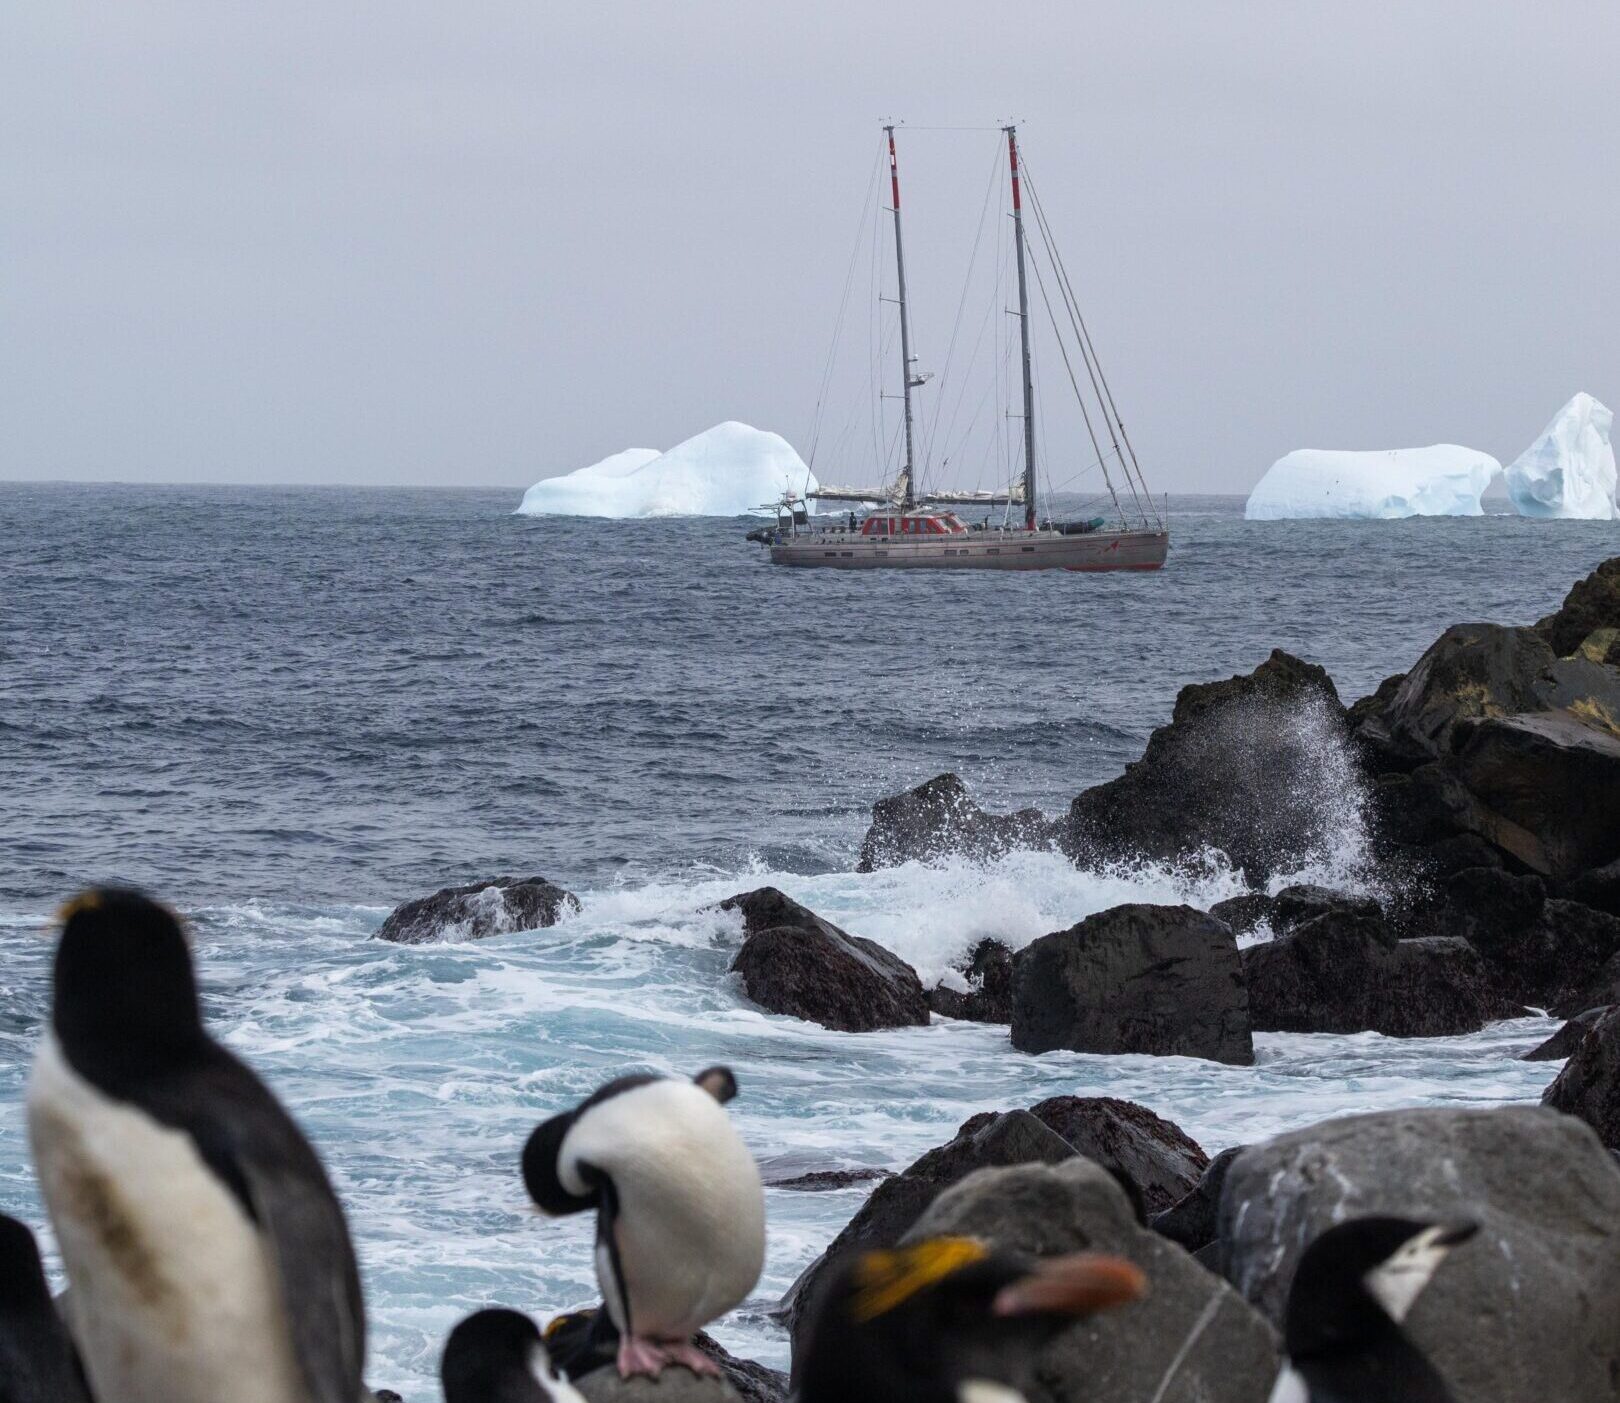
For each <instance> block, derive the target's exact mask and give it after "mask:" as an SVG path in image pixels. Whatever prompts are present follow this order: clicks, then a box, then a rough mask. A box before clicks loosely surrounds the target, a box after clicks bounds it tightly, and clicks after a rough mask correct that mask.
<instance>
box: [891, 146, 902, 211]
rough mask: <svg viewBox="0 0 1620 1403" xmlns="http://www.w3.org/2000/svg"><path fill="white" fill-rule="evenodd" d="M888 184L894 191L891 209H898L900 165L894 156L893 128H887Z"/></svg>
mask: <svg viewBox="0 0 1620 1403" xmlns="http://www.w3.org/2000/svg"><path fill="white" fill-rule="evenodd" d="M889 184H890V186H892V187H893V189H894V205H893V208H895V209H899V208H900V163H899V162H898V161H897V160H896V159H895V156H894V128H893V127H890V128H889Z"/></svg>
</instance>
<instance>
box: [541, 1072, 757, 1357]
mask: <svg viewBox="0 0 1620 1403" xmlns="http://www.w3.org/2000/svg"><path fill="white" fill-rule="evenodd" d="M736 1094H737V1081H736V1078H735V1077H733V1076H732V1074H731V1072H730V1071H729V1070H728V1069H727V1068H725V1067H710V1068H707V1069H706V1070H704V1071H702V1072H699V1073H698V1074H697V1076H696V1077H694V1078H693V1079H692V1080H691V1081H686V1080H683V1079H681V1078H676V1077H655V1076H647V1075H636V1076H626V1077H619V1078H618V1079H617V1080H615V1081H610V1082H609V1083H608V1084H607V1085H606V1086H604V1087H602V1088H600V1089H599V1090H598V1091H596V1092H595V1093H593V1094H592V1095H591V1096H589V1097H587V1098H586V1099H585V1100H584V1101H583V1102H582V1103H581V1104H580V1105H579V1106H577V1107H576V1108H575V1109H574V1110H572V1111H567V1112H565V1113H563V1114H562V1115H559V1116H554V1117H552V1119H550V1120H548V1121H546V1122H545V1123H544V1124H543V1125H540V1126H539V1127H538V1128H536V1130H535V1131H534V1132H533V1134H531V1135H530V1136H529V1139H528V1142H527V1143H526V1144H525V1145H524V1147H523V1162H522V1169H523V1182H524V1185H525V1187H526V1188H527V1189H528V1191H529V1195H530V1197H531V1198H533V1199H534V1201H535V1203H536V1204H537V1205H538V1206H539V1208H540V1211H541V1212H542V1213H545V1214H547V1215H549V1216H551V1217H558V1216H561V1215H563V1214H568V1213H583V1212H585V1211H587V1210H589V1209H594V1210H595V1211H596V1277H597V1281H598V1282H599V1283H600V1285H601V1288H602V1299H603V1303H604V1305H605V1306H606V1308H607V1313H608V1316H609V1319H610V1320H611V1321H612V1323H613V1326H614V1328H615V1329H616V1330H617V1331H618V1333H619V1344H618V1351H617V1355H618V1367H619V1373H620V1375H621V1376H622V1377H624V1378H629V1377H630V1376H631V1375H632V1374H652V1375H655V1376H656V1375H657V1374H658V1373H660V1372H661V1371H662V1370H663V1368H664V1366H665V1365H667V1364H682V1365H685V1366H686V1367H687V1368H688V1369H691V1370H692V1371H693V1372H694V1373H697V1374H717V1373H719V1366H718V1365H717V1364H715V1363H714V1361H713V1360H711V1359H710V1358H709V1357H708V1356H707V1355H705V1354H703V1353H702V1352H701V1351H700V1350H698V1348H697V1347H696V1346H695V1345H694V1344H693V1343H692V1336H693V1335H695V1334H696V1333H697V1332H698V1331H699V1330H701V1329H702V1328H703V1327H704V1326H705V1325H707V1324H708V1323H709V1322H710V1321H711V1320H714V1319H716V1318H717V1317H719V1316H721V1315H724V1314H725V1313H726V1312H727V1311H728V1310H730V1309H732V1307H734V1306H736V1305H737V1304H739V1303H740V1302H741V1301H742V1300H743V1298H744V1297H746V1296H747V1295H748V1293H749V1292H750V1291H751V1290H753V1288H754V1283H755V1282H756V1281H758V1280H759V1274H760V1271H761V1270H762V1269H763V1267H764V1265H765V1193H764V1190H763V1188H762V1187H761V1185H760V1180H759V1167H758V1165H756V1164H755V1163H754V1157H753V1155H751V1154H750V1153H749V1152H748V1147H747V1146H746V1145H744V1144H743V1142H742V1139H741V1137H740V1136H739V1135H738V1134H737V1132H736V1130H735V1128H733V1126H732V1124H731V1118H730V1117H729V1116H728V1115H727V1114H726V1112H725V1109H724V1107H725V1103H726V1102H728V1101H730V1100H731V1099H732V1098H733V1097H735V1096H736Z"/></svg>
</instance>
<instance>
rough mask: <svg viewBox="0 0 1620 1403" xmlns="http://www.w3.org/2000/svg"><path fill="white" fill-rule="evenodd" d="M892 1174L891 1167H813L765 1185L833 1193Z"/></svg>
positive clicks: (810, 1191) (800, 1191) (776, 1187)
mask: <svg viewBox="0 0 1620 1403" xmlns="http://www.w3.org/2000/svg"><path fill="white" fill-rule="evenodd" d="M892 1174H893V1171H892V1170H889V1169H812V1170H811V1171H810V1172H809V1173H808V1174H795V1175H794V1176H793V1177H792V1178H791V1179H767V1180H766V1181H765V1187H766V1188H768V1189H794V1190H796V1191H797V1192H799V1193H831V1192H832V1191H833V1190H835V1189H848V1188H853V1187H854V1186H855V1185H856V1184H870V1183H872V1182H874V1181H875V1180H878V1179H887V1178H890V1177H891V1176H892Z"/></svg>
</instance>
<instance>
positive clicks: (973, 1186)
mask: <svg viewBox="0 0 1620 1403" xmlns="http://www.w3.org/2000/svg"><path fill="white" fill-rule="evenodd" d="M936 1235H960V1236H969V1237H976V1238H980V1239H982V1240H984V1241H986V1242H989V1243H991V1244H993V1245H995V1246H996V1247H1000V1248H1006V1249H1011V1250H1014V1251H1018V1252H1024V1253H1027V1254H1029V1255H1032V1256H1053V1255H1057V1254H1060V1253H1065V1252H1078V1251H1100V1252H1108V1253H1112V1254H1115V1255H1118V1256H1121V1257H1125V1258H1128V1259H1129V1260H1130V1261H1132V1262H1135V1263H1136V1265H1137V1266H1139V1267H1140V1268H1141V1269H1142V1270H1143V1271H1144V1272H1145V1273H1146V1275H1147V1278H1148V1293H1147V1296H1146V1297H1145V1298H1144V1299H1143V1300H1141V1301H1137V1302H1135V1303H1133V1304H1132V1305H1130V1306H1127V1307H1125V1308H1124V1309H1121V1310H1115V1311H1107V1312H1104V1313H1103V1314H1101V1315H1098V1316H1094V1317H1093V1318H1091V1319H1089V1320H1082V1321H1078V1322H1076V1323H1075V1324H1074V1325H1072V1326H1070V1327H1069V1328H1068V1329H1066V1330H1064V1331H1063V1333H1062V1334H1061V1335H1059V1336H1058V1337H1057V1338H1056V1339H1055V1340H1053V1341H1052V1342H1051V1343H1050V1344H1049V1345H1047V1346H1046V1347H1045V1348H1044V1349H1043V1350H1042V1351H1041V1352H1040V1355H1039V1357H1038V1359H1037V1360H1036V1361H1035V1367H1034V1370H1033V1375H1034V1377H1033V1380H1032V1382H1031V1383H1030V1385H1029V1386H1028V1387H1027V1388H1026V1393H1027V1396H1028V1397H1029V1399H1030V1401H1031V1403H1077V1400H1081V1399H1084V1400H1085V1403H1147V1401H1148V1400H1151V1403H1257V1400H1260V1399H1263V1398H1266V1397H1267V1396H1268V1394H1269V1392H1270V1389H1271V1385H1272V1382H1273V1380H1274V1379H1275V1377H1276V1374H1277V1369H1278V1359H1277V1339H1276V1335H1275V1333H1274V1332H1273V1330H1272V1329H1271V1327H1270V1326H1269V1325H1268V1324H1267V1323H1266V1321H1265V1320H1264V1318H1263V1317H1262V1316H1261V1315H1260V1314H1259V1312H1257V1311H1256V1310H1254V1309H1253V1308H1252V1307H1250V1306H1249V1305H1248V1304H1247V1303H1246V1302H1244V1301H1243V1299H1242V1298H1241V1297H1240V1296H1239V1295H1238V1294H1237V1293H1236V1292H1235V1291H1233V1290H1232V1289H1231V1287H1230V1286H1228V1285H1227V1284H1226V1282H1224V1281H1222V1280H1221V1279H1220V1278H1219V1277H1218V1276H1216V1275H1214V1274H1213V1273H1212V1272H1209V1271H1206V1270H1205V1269H1204V1268H1203V1267H1202V1266H1200V1265H1199V1264H1198V1263H1197V1262H1195V1261H1193V1259H1192V1258H1191V1257H1189V1256H1188V1255H1187V1254H1186V1253H1185V1252H1183V1251H1182V1250H1181V1248H1179V1247H1177V1246H1176V1245H1175V1244H1174V1243H1172V1242H1170V1241H1168V1240H1167V1239H1165V1238H1163V1237H1161V1236H1160V1235H1159V1234H1157V1233H1154V1232H1152V1231H1150V1230H1148V1229H1147V1228H1144V1227H1142V1226H1141V1225H1140V1224H1139V1223H1138V1222H1137V1221H1136V1217H1135V1214H1134V1212H1133V1210H1132V1207H1131V1204H1130V1202H1129V1200H1128V1199H1127V1198H1126V1196H1125V1195H1124V1194H1123V1193H1122V1192H1121V1191H1120V1188H1119V1186H1118V1184H1116V1183H1115V1182H1114V1180H1113V1178H1112V1177H1111V1176H1110V1175H1109V1174H1108V1173H1107V1171H1106V1170H1104V1169H1102V1168H1100V1167H1099V1166H1097V1165H1095V1164H1093V1163H1091V1162H1090V1161H1089V1160H1087V1159H1084V1158H1077V1159H1071V1160H1067V1161H1065V1162H1064V1163H1062V1164H1058V1165H1044V1164H1026V1165H1019V1166H1016V1167H1013V1168H1009V1169H987V1170H981V1171H980V1172H979V1173H976V1174H974V1175H972V1176H971V1177H969V1178H967V1179H965V1180H963V1182H961V1183H960V1184H958V1185H956V1186H955V1187H954V1188H952V1189H950V1190H949V1191H947V1192H946V1193H943V1194H941V1195H940V1196H939V1198H937V1199H936V1200H935V1201H934V1203H933V1205H932V1207H930V1208H929V1210H928V1211H927V1212H926V1213H924V1214H923V1216H922V1217H921V1218H920V1219H919V1220H918V1221H917V1222H916V1223H915V1224H914V1225H913V1227H912V1229H911V1231H910V1232H909V1233H908V1234H907V1235H906V1236H907V1238H908V1239H909V1240H917V1239H920V1238H924V1237H932V1236H936Z"/></svg>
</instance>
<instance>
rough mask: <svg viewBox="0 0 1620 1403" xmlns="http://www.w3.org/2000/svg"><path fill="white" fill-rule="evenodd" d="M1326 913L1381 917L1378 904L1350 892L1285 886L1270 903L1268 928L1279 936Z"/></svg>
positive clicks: (1381, 913)
mask: <svg viewBox="0 0 1620 1403" xmlns="http://www.w3.org/2000/svg"><path fill="white" fill-rule="evenodd" d="M1329 911H1353V912H1357V913H1359V914H1360V915H1363V916H1373V917H1380V916H1382V915H1383V910H1382V908H1381V907H1380V906H1379V905H1378V902H1377V901H1376V900H1375V899H1374V898H1372V897H1370V896H1356V895H1353V894H1352V893H1350V892H1343V891H1334V890H1332V889H1331V888H1330V887H1316V886H1310V885H1305V884H1301V885H1298V886H1292V887H1284V888H1283V889H1282V890H1281V891H1280V892H1278V893H1277V895H1276V897H1275V898H1274V899H1273V902H1272V912H1271V928H1272V929H1273V930H1274V931H1276V932H1277V934H1278V935H1284V934H1286V933H1287V932H1288V931H1291V930H1294V929H1296V928H1297V927H1299V926H1302V925H1304V924H1305V922H1307V921H1314V920H1315V919H1316V918H1317V917H1318V916H1325V915H1327V913H1328V912H1329Z"/></svg>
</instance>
